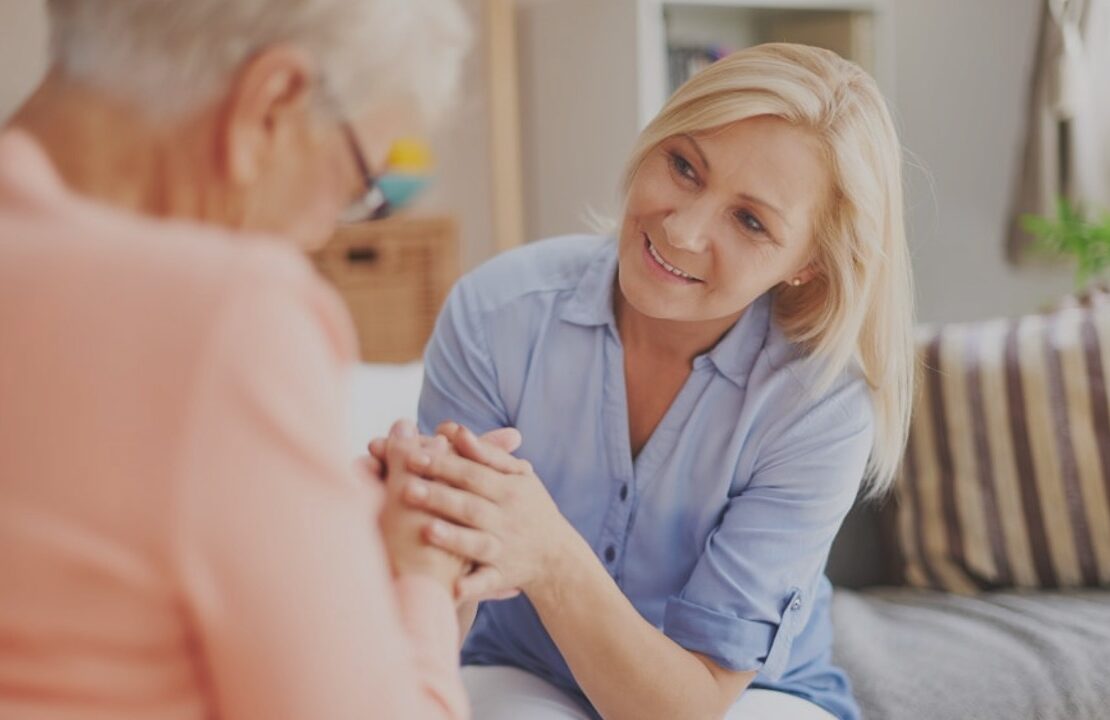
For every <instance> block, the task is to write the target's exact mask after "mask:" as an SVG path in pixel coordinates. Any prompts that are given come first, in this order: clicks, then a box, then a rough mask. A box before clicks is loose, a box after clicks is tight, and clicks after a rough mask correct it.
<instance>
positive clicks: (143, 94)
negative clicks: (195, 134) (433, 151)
mask: <svg viewBox="0 0 1110 720" xmlns="http://www.w3.org/2000/svg"><path fill="white" fill-rule="evenodd" d="M47 7H48V9H49V13H50V21H51V22H50V24H51V50H52V56H53V64H54V67H55V68H56V69H57V70H58V71H59V72H61V73H62V74H64V75H65V76H66V77H70V78H72V79H74V80H78V81H81V82H84V83H86V84H88V85H90V86H92V87H95V88H97V89H99V90H101V91H105V92H109V93H113V94H115V95H117V96H118V97H120V98H122V99H123V100H125V101H129V102H131V103H133V104H134V105H135V106H136V108H137V109H139V110H141V111H142V112H144V113H146V114H147V115H149V116H151V117H154V118H159V119H167V118H168V119H172V118H175V117H177V116H179V115H181V114H184V113H187V112H189V111H192V110H195V109H198V108H199V106H200V105H202V104H203V103H205V102H208V101H211V100H214V99H215V98H216V97H218V95H219V94H220V93H221V92H223V91H224V90H225V88H226V86H227V84H228V82H229V81H230V80H231V77H232V75H233V73H234V72H235V71H236V69H237V68H238V67H239V66H240V65H241V64H242V63H243V62H245V61H246V60H247V59H248V58H250V56H251V55H253V54H255V53H257V52H258V51H260V50H262V49H263V48H265V47H267V46H269V45H274V44H279V43H289V44H291V45H294V46H296V47H299V48H301V49H302V50H304V51H305V52H307V53H308V54H309V55H310V56H311V57H312V59H313V60H314V61H315V62H316V64H317V72H318V74H319V75H320V77H321V78H322V79H323V80H324V82H326V84H327V95H328V97H327V98H321V104H320V107H321V109H332V108H331V107H330V106H331V105H335V104H338V105H340V106H342V107H343V108H344V110H345V111H349V112H357V111H359V110H362V109H365V108H367V107H372V106H374V105H376V104H377V103H379V102H382V101H393V100H398V99H400V100H410V101H412V102H414V104H415V105H416V106H417V107H418V108H419V109H420V110H421V111H422V112H423V114H424V116H425V118H426V119H430V118H433V117H435V116H436V115H437V114H439V112H440V111H441V110H442V107H443V106H444V105H445V104H446V103H447V102H449V101H450V99H451V94H452V92H453V90H454V88H455V86H456V82H457V76H458V72H459V67H460V65H461V62H462V58H463V55H464V54H465V52H466V50H467V48H468V46H469V40H470V36H469V26H468V23H467V21H466V17H465V15H463V12H462V10H461V9H460V8H459V7H458V5H457V4H456V2H455V0H48V3H47ZM170 79H172V80H173V82H172V83H169V84H167V81H168V80H170Z"/></svg>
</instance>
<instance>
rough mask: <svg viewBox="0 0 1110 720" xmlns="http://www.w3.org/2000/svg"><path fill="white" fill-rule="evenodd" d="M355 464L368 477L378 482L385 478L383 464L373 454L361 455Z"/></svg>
mask: <svg viewBox="0 0 1110 720" xmlns="http://www.w3.org/2000/svg"><path fill="white" fill-rule="evenodd" d="M356 464H357V466H358V469H359V470H361V471H362V472H363V473H365V474H366V475H367V476H368V477H370V478H373V479H374V480H377V481H379V482H380V481H382V480H384V479H385V465H383V464H382V461H381V460H379V459H378V458H376V457H374V456H373V455H363V456H362V457H360V458H359V459H358V460H357V461H356Z"/></svg>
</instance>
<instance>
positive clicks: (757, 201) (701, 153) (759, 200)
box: [679, 133, 790, 227]
mask: <svg viewBox="0 0 1110 720" xmlns="http://www.w3.org/2000/svg"><path fill="white" fill-rule="evenodd" d="M679 137H680V138H683V139H684V140H686V141H687V142H689V143H690V144H691V145H693V146H694V150H695V152H697V154H698V157H699V158H701V162H702V165H705V169H706V171H707V172H708V171H711V168H710V167H709V158H707V157H706V156H705V151H703V150H702V149H701V145H699V144H698V141H697V140H696V139H694V136H693V135H691V134H690V133H682V134H681V135H679ZM736 197H738V198H740V199H741V200H745V201H747V202H750V203H752V204H754V205H760V206H762V207H765V208H767V209H768V210H770V211H771V212H773V213H774V214H775V215H778V216H779V219H780V220H782V222H783V223H785V224H786V226H787V227H790V222H789V221H788V220H787V219H786V215H784V214H783V212H782V210H779V209H778V208H777V207H775V206H774V205H772V204H771V203H769V202H767V201H766V200H764V199H763V198H759V197H756V196H755V195H749V194H748V193H740V194H739V195H737V196H736Z"/></svg>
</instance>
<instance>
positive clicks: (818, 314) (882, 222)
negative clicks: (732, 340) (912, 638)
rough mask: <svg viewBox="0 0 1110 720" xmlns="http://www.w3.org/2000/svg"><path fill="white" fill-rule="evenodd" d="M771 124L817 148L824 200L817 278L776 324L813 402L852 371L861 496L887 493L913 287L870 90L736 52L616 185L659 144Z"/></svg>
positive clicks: (794, 58) (785, 303)
mask: <svg viewBox="0 0 1110 720" xmlns="http://www.w3.org/2000/svg"><path fill="white" fill-rule="evenodd" d="M760 115H770V116H776V117H779V118H782V119H783V120H786V121H787V122H789V123H791V124H793V125H795V126H798V127H802V128H806V129H807V130H809V131H811V132H812V133H813V134H814V135H815V136H816V137H817V138H819V140H820V141H821V143H822V145H823V147H824V151H825V154H826V159H827V162H828V164H829V168H830V172H831V174H832V178H833V194H832V198H831V201H830V202H829V204H828V207H827V208H826V211H825V214H824V216H823V217H822V218H821V219H820V220H819V221H818V222H817V224H816V227H817V228H818V230H817V235H816V237H815V238H814V240H815V243H816V254H815V258H814V261H815V267H816V268H817V269H818V277H817V278H816V279H815V280H814V281H812V282H809V283H807V284H805V285H803V286H801V287H789V286H784V287H780V288H778V289H776V290H775V291H774V292H775V298H774V307H775V319H776V322H777V323H778V324H779V326H780V327H781V328H782V329H783V331H784V332H785V333H786V335H787V336H788V337H789V338H790V339H791V340H792V341H793V342H796V343H799V344H801V345H802V346H803V347H805V348H806V349H807V351H808V353H809V354H810V355H811V356H813V357H816V358H820V359H821V360H822V361H823V363H824V366H825V370H824V372H823V373H822V375H821V377H820V378H819V380H818V383H817V385H818V387H817V388H816V389H817V391H818V392H820V391H821V389H822V388H828V387H829V386H830V385H831V384H832V382H833V381H834V380H835V379H836V377H837V376H838V375H840V374H841V373H842V372H844V370H845V369H846V368H847V367H848V366H849V365H850V364H851V363H852V362H853V361H854V362H858V364H859V366H860V368H861V370H862V372H863V375H864V377H865V378H866V380H867V383H868V385H869V386H870V388H871V395H872V400H873V404H874V407H875V431H874V432H875V434H874V444H873V447H872V452H871V457H870V459H869V460H868V466H867V476H866V478H865V480H864V490H865V493H866V495H867V496H869V497H876V496H879V495H881V494H883V493H884V492H885V491H886V490H887V489H889V487H890V485H891V484H892V483H893V480H894V477H895V473H896V471H897V469H898V465H899V463H900V461H901V457H902V452H903V450H904V448H905V444H906V437H907V435H908V432H909V420H910V408H911V405H912V397H913V387H914V377H915V359H914V358H915V355H914V345H913V281H912V276H911V273H910V259H909V248H908V247H907V243H906V232H905V226H904V220H903V207H902V152H901V146H900V144H899V142H898V137H897V133H896V132H895V129H894V123H893V121H892V119H891V116H890V112H889V110H888V109H887V106H886V103H885V102H884V101H883V98H882V95H881V94H880V92H879V89H878V87H877V86H876V85H875V81H874V80H873V79H872V78H871V77H870V76H869V75H868V74H867V73H866V72H864V71H863V70H862V69H861V68H860V67H859V66H857V65H855V64H854V63H851V62H848V61H847V60H845V59H843V58H841V57H840V56H839V55H837V54H836V53H833V52H831V51H828V50H822V49H819V48H814V47H809V46H805V45H794V44H787V43H772V44H767V45H759V46H756V47H752V48H749V49H747V50H742V51H740V52H737V53H734V54H733V55H730V56H728V57H727V58H724V59H723V60H720V61H719V62H717V63H715V64H713V65H711V66H709V67H708V68H706V69H705V70H703V71H702V72H700V73H699V74H697V75H696V76H694V77H693V78H692V79H691V80H690V81H689V82H687V83H686V84H685V85H683V86H682V87H681V88H679V90H678V91H677V92H676V93H675V94H674V95H673V96H672V97H671V98H670V100H669V101H668V102H667V104H666V105H665V106H664V108H663V110H662V111H661V112H660V113H659V115H658V116H657V117H656V118H655V119H654V120H653V121H652V122H651V123H650V124H649V125H648V126H647V127H646V128H645V129H644V131H643V133H641V135H640V137H639V140H638V142H637V145H636V148H635V150H634V151H633V154H632V159H631V162H630V163H629V166H628V170H627V173H626V176H625V188H626V190H627V188H628V186H629V185H630V183H631V181H632V179H633V177H634V176H635V174H636V172H637V171H638V169H639V167H640V165H641V164H642V163H643V161H644V160H645V159H646V157H647V156H648V155H649V154H650V153H651V152H652V151H653V150H654V149H655V148H656V147H658V145H659V144H660V143H661V142H663V141H664V140H666V139H667V138H670V137H673V136H675V135H679V134H683V133H687V134H698V133H704V132H707V131H710V130H713V129H716V128H720V127H722V126H725V125H728V124H731V123H735V122H737V121H740V120H744V119H746V118H751V117H756V116H760Z"/></svg>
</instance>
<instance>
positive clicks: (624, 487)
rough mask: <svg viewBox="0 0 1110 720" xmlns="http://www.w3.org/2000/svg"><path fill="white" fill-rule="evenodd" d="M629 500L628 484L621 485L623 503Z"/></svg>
mask: <svg viewBox="0 0 1110 720" xmlns="http://www.w3.org/2000/svg"><path fill="white" fill-rule="evenodd" d="M627 499H628V483H625V484H624V485H621V502H624V501H625V500H627Z"/></svg>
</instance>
